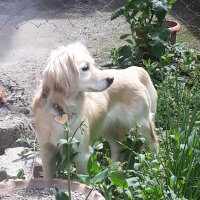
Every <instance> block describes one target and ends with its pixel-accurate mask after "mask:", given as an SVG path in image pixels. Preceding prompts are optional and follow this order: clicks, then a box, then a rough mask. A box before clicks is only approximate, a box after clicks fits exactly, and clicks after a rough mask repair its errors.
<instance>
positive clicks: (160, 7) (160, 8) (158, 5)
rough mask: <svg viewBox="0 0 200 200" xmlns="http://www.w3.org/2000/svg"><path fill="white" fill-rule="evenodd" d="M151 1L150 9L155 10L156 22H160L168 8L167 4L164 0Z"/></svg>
mask: <svg viewBox="0 0 200 200" xmlns="http://www.w3.org/2000/svg"><path fill="white" fill-rule="evenodd" d="M151 3H152V10H153V11H154V12H155V15H156V17H157V19H158V22H159V23H160V24H162V22H163V20H164V18H165V16H166V14H167V12H168V10H169V6H168V5H167V3H166V2H165V1H164V0H161V1H158V0H152V1H151Z"/></svg>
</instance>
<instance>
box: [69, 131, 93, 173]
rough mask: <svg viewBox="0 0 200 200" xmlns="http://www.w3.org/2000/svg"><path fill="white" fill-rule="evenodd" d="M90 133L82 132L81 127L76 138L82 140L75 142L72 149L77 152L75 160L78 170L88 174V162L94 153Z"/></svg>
mask: <svg viewBox="0 0 200 200" xmlns="http://www.w3.org/2000/svg"><path fill="white" fill-rule="evenodd" d="M87 134H88V133H86V132H84V133H83V132H82V131H81V129H79V130H78V131H77V134H76V139H77V140H78V141H79V142H80V143H79V144H73V146H72V149H73V152H74V153H75V154H76V156H75V157H74V159H73V161H74V163H75V166H76V169H77V172H78V173H80V174H87V163H88V160H89V158H90V156H91V154H92V151H91V149H90V146H89V143H90V142H89V138H88V137H87V136H88V135H87Z"/></svg>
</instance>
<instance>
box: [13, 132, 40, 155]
mask: <svg viewBox="0 0 200 200" xmlns="http://www.w3.org/2000/svg"><path fill="white" fill-rule="evenodd" d="M16 142H24V143H25V144H26V145H27V146H28V147H27V148H24V149H23V151H22V152H21V154H22V155H26V154H27V153H28V152H30V151H34V149H35V150H38V149H39V145H38V143H37V142H36V141H35V140H33V139H30V138H29V137H27V136H26V135H25V134H23V133H21V134H20V138H18V139H17V140H16Z"/></svg>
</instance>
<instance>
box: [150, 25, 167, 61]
mask: <svg viewBox="0 0 200 200" xmlns="http://www.w3.org/2000/svg"><path fill="white" fill-rule="evenodd" d="M147 36H148V37H149V41H150V42H149V45H150V46H151V55H152V56H154V57H156V58H160V57H161V55H162V53H163V52H164V50H165V47H166V46H167V45H168V42H169V39H170V31H169V30H168V29H167V28H166V27H164V26H159V27H154V28H153V29H152V30H151V32H150V33H148V34H147Z"/></svg>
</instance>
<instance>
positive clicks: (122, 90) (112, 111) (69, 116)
mask: <svg viewBox="0 0 200 200" xmlns="http://www.w3.org/2000/svg"><path fill="white" fill-rule="evenodd" d="M156 102H157V93H156V90H155V88H154V86H153V84H152V82H151V80H150V77H149V75H148V73H147V72H146V71H145V70H144V69H143V68H139V67H130V68H127V69H124V70H114V69H110V70H103V71H102V70H99V69H97V68H95V63H94V60H93V59H92V57H91V56H90V54H89V52H88V51H87V49H86V48H85V47H84V46H83V45H82V44H80V43H74V44H71V45H69V46H67V47H61V48H59V49H58V50H56V51H53V52H52V54H51V56H50V58H49V61H48V65H47V67H46V69H45V72H44V78H43V80H42V82H41V84H40V86H39V88H38V90H37V92H36V94H35V97H34V102H33V110H34V117H35V123H36V132H37V138H38V140H39V144H40V148H41V157H42V163H43V171H44V176H45V177H46V178H53V177H54V176H55V173H56V153H57V152H58V149H57V147H56V146H57V142H58V140H59V139H61V138H64V137H65V135H64V125H63V124H64V123H65V121H68V124H69V127H70V129H71V134H73V133H74V131H75V130H76V129H77V127H79V126H80V124H81V122H82V121H83V120H84V123H85V124H86V126H87V130H86V132H85V133H84V134H82V133H81V130H80V128H79V129H78V131H77V133H76V134H75V138H76V139H78V140H79V141H80V145H79V146H78V145H74V146H73V151H76V152H77V155H76V156H75V159H74V162H75V165H76V168H77V171H78V172H79V173H86V171H87V161H88V159H89V157H90V155H91V152H90V148H89V147H90V145H91V144H92V143H93V142H94V141H95V140H97V139H98V138H99V137H100V136H103V137H104V138H105V139H106V140H107V141H108V143H109V145H110V148H111V159H112V160H113V161H117V160H119V157H120V151H121V146H120V144H119V143H118V142H117V141H120V140H121V139H123V138H124V137H125V135H126V134H127V133H128V132H129V130H130V129H131V128H133V127H134V126H135V124H138V125H140V126H139V128H138V133H141V134H142V135H143V137H144V138H145V139H146V143H147V146H148V147H149V149H150V150H151V151H153V152H157V151H158V142H157V137H156V135H155V133H154V123H153V116H154V115H155V112H156ZM64 113H65V114H64ZM59 116H61V117H60V119H59Z"/></svg>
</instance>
